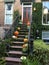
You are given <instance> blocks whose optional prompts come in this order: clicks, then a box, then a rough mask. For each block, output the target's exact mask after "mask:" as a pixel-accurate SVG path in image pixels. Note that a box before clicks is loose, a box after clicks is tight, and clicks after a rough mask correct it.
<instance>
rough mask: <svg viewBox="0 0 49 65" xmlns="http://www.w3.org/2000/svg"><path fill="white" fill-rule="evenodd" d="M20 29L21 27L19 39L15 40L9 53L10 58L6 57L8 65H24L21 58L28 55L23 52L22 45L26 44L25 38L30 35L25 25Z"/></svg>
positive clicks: (20, 25) (21, 25)
mask: <svg viewBox="0 0 49 65" xmlns="http://www.w3.org/2000/svg"><path fill="white" fill-rule="evenodd" d="M18 27H20V30H19V35H18V38H17V39H15V40H14V39H13V41H12V45H11V46H10V50H9V52H7V53H8V57H5V60H6V65H22V61H21V59H20V57H21V56H23V55H25V56H26V55H27V54H24V53H23V52H22V45H23V44H24V41H23V40H24V38H25V36H26V35H28V29H27V26H26V25H24V24H19V25H18Z"/></svg>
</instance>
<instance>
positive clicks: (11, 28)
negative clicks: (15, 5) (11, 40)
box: [4, 15, 19, 38]
mask: <svg viewBox="0 0 49 65" xmlns="http://www.w3.org/2000/svg"><path fill="white" fill-rule="evenodd" d="M18 17H19V15H18V16H16V18H15V19H14V22H13V24H12V25H11V26H10V29H9V30H8V31H7V32H6V34H5V37H4V38H6V36H7V35H8V34H11V33H13V31H14V27H15V25H16V20H17V18H18ZM17 25H18V22H17ZM10 30H11V32H10Z"/></svg>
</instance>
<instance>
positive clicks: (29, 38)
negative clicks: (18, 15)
mask: <svg viewBox="0 0 49 65" xmlns="http://www.w3.org/2000/svg"><path fill="white" fill-rule="evenodd" d="M31 24H32V21H31V22H30V27H29V33H28V54H32V51H33V40H32V41H31V27H32V26H31Z"/></svg>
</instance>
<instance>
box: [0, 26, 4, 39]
mask: <svg viewBox="0 0 49 65" xmlns="http://www.w3.org/2000/svg"><path fill="white" fill-rule="evenodd" d="M4 36H5V30H4V29H3V27H0V38H1V39H3V38H4Z"/></svg>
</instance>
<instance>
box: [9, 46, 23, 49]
mask: <svg viewBox="0 0 49 65" xmlns="http://www.w3.org/2000/svg"><path fill="white" fill-rule="evenodd" d="M10 47H11V48H16V49H17V48H18V49H22V46H10Z"/></svg>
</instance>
